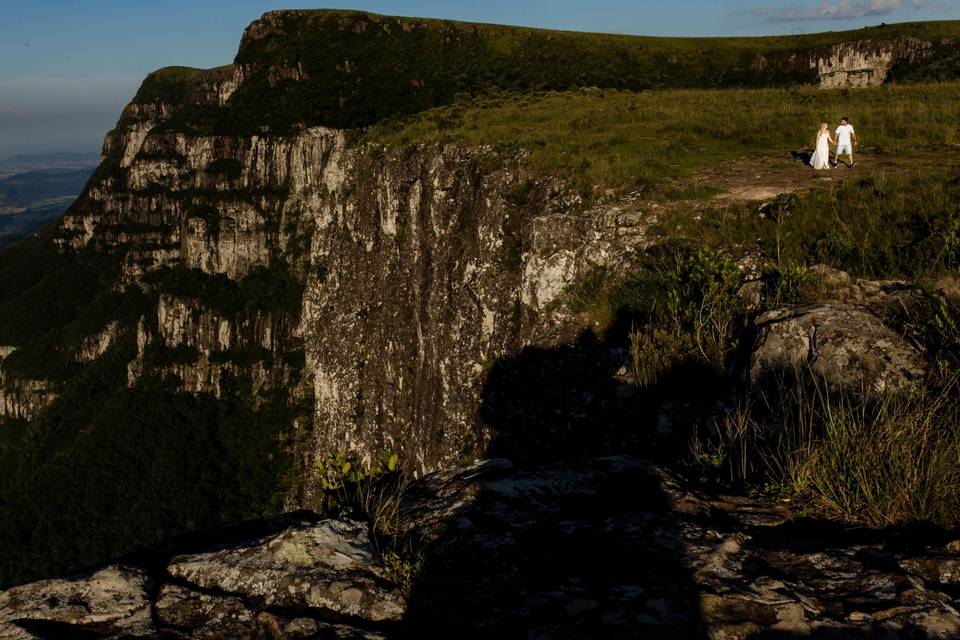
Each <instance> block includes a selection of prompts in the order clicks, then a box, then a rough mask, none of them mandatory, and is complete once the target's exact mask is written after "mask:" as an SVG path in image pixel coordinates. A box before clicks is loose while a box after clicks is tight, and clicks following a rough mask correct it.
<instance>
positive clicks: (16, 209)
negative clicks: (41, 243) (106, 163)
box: [0, 153, 100, 247]
mask: <svg viewBox="0 0 960 640" xmlns="http://www.w3.org/2000/svg"><path fill="white" fill-rule="evenodd" d="M99 160H100V158H99V156H98V155H97V154H95V153H50V154H38V155H19V156H14V157H11V158H7V159H6V160H0V247H2V246H4V245H7V244H10V243H11V242H14V241H16V240H18V239H20V238H24V237H26V236H28V235H29V234H30V233H31V232H33V231H34V230H35V229H37V228H38V227H41V226H43V225H44V224H46V223H47V222H50V221H51V220H54V219H56V218H58V217H59V216H61V215H63V212H64V211H66V210H67V207H69V206H70V204H71V203H72V202H73V201H74V200H75V199H76V198H77V195H78V194H79V193H80V192H81V191H82V190H83V187H84V185H85V184H86V183H87V180H88V179H89V178H90V175H91V174H92V173H93V170H94V169H95V168H96V166H97V163H98V162H99Z"/></svg>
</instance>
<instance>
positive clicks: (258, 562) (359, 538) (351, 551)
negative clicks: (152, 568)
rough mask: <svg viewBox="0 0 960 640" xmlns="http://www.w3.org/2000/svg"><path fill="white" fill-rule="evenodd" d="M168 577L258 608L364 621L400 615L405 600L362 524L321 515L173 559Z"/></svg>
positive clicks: (393, 617)
mask: <svg viewBox="0 0 960 640" xmlns="http://www.w3.org/2000/svg"><path fill="white" fill-rule="evenodd" d="M167 570H168V571H169V573H170V575H172V576H174V577H176V578H179V579H181V580H185V581H187V582H189V583H191V584H193V585H196V586H198V587H201V588H204V589H215V590H217V591H219V592H226V593H228V594H235V595H237V596H238V597H241V598H243V599H245V600H246V601H248V602H251V603H254V604H255V605H257V606H259V607H261V608H269V607H276V608H285V609H302V610H312V609H315V610H320V611H323V612H327V613H331V614H335V615H338V616H342V617H351V618H362V619H364V620H368V621H370V622H382V621H391V620H399V619H400V617H401V616H402V615H403V611H404V602H403V597H402V595H401V594H400V591H399V590H398V589H396V588H395V587H393V586H392V585H390V584H389V583H388V582H387V581H386V580H385V579H384V577H383V574H382V572H381V571H380V569H379V568H378V563H377V559H376V555H375V552H374V548H373V545H372V544H371V542H370V538H369V536H368V535H367V530H366V526H365V525H362V524H360V523H356V522H351V521H345V520H323V521H321V522H318V523H315V524H304V525H301V526H294V527H291V528H288V529H286V530H284V531H281V532H280V533H277V534H274V535H271V536H268V537H266V538H263V539H259V540H255V541H252V542H250V543H247V544H240V545H233V546H230V547H227V548H223V549H219V550H216V551H211V552H205V553H196V554H190V555H181V556H176V557H174V558H173V559H172V560H171V561H170V564H169V566H168V567H167Z"/></svg>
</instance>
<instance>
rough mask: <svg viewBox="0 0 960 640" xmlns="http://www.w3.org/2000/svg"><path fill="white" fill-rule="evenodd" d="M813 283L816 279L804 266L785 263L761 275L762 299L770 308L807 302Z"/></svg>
mask: <svg viewBox="0 0 960 640" xmlns="http://www.w3.org/2000/svg"><path fill="white" fill-rule="evenodd" d="M815 282H816V277H815V276H814V274H813V273H811V271H810V269H809V268H808V267H807V266H806V265H804V264H798V263H796V262H793V261H787V262H785V263H783V264H781V265H779V266H772V267H770V268H769V269H767V271H766V272H765V273H764V274H763V289H764V299H765V300H766V302H767V305H768V306H771V307H778V306H782V305H785V304H800V303H803V302H807V301H808V300H810V298H811V297H812V294H813V291H812V288H813V286H814V284H815Z"/></svg>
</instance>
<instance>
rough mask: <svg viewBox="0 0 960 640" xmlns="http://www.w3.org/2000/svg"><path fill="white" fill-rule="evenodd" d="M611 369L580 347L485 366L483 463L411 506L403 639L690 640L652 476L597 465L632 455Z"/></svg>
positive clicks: (698, 633)
mask: <svg viewBox="0 0 960 640" xmlns="http://www.w3.org/2000/svg"><path fill="white" fill-rule="evenodd" d="M623 364H624V362H623V358H622V357H620V356H619V355H618V354H617V352H616V350H610V349H607V348H603V346H602V345H600V344H599V343H598V342H597V341H596V340H595V339H592V338H591V337H590V336H589V335H585V336H583V337H582V338H581V339H580V340H579V341H578V343H577V344H574V345H568V346H562V347H559V348H556V349H538V348H528V349H525V350H524V351H522V352H521V353H520V354H519V355H517V356H515V357H512V358H508V359H504V360H502V361H500V362H498V363H497V364H496V365H495V366H494V368H493V369H492V370H491V373H490V376H489V378H488V382H487V384H486V387H485V389H484V393H483V403H482V406H481V410H480V412H481V416H482V417H483V419H484V421H485V422H486V423H487V424H488V425H489V427H491V428H492V430H493V431H494V433H495V436H494V439H493V441H492V442H491V444H490V448H489V453H490V456H491V457H494V458H495V459H494V460H492V461H490V462H488V463H485V464H483V465H480V466H477V467H475V468H471V469H468V470H467V471H466V472H462V471H461V472H458V473H457V474H455V475H453V474H451V475H444V474H439V475H438V476H436V477H434V478H432V479H429V481H428V482H425V483H421V484H420V486H419V489H418V491H419V493H417V494H416V495H414V496H412V497H411V503H412V504H415V505H419V507H418V508H419V509H420V512H419V513H415V514H412V517H411V521H412V522H414V523H415V525H414V526H415V527H416V529H417V531H419V532H423V535H424V537H425V540H424V541H423V542H424V543H425V545H426V546H425V549H426V551H425V554H424V564H423V567H422V570H421V571H420V573H419V576H418V578H417V581H416V583H415V584H414V585H413V587H412V590H411V594H410V599H409V605H408V615H407V623H408V625H409V627H408V628H409V637H427V636H429V637H457V638H523V639H527V638H530V639H534V638H536V639H544V640H546V639H548V638H557V639H560V638H638V637H643V638H697V637H703V632H702V629H701V623H700V617H699V602H698V599H697V596H696V593H695V590H694V589H693V583H692V580H691V577H690V575H689V569H688V564H687V560H686V556H685V548H684V545H683V544H682V543H681V541H680V540H679V537H678V532H677V530H676V527H677V521H676V520H675V518H674V517H673V515H672V510H673V505H672V502H671V500H670V498H669V497H668V495H667V494H666V493H665V492H664V491H663V489H662V487H661V477H660V476H659V475H658V472H657V470H656V468H655V467H653V466H652V465H650V464H649V463H646V462H643V461H641V460H640V459H638V458H635V457H630V456H615V455H610V454H611V453H612V452H614V451H617V450H621V451H622V450H624V447H627V446H628V445H630V446H631V447H633V448H635V447H636V446H638V440H637V438H636V434H635V433H631V431H630V426H631V413H630V411H629V406H630V403H629V402H628V399H627V397H626V396H628V395H629V389H627V388H626V387H627V386H628V385H626V384H625V383H624V382H623V381H620V380H618V378H617V375H616V374H617V372H618V370H620V368H621V367H622V366H623ZM634 424H636V423H634ZM508 460H509V461H508ZM452 495H456V496H457V498H456V499H451V496H452ZM437 504H448V505H449V504H455V505H458V506H457V507H456V508H455V509H453V510H451V511H446V512H444V511H442V510H440V511H438V510H437V509H435V508H434V505H437Z"/></svg>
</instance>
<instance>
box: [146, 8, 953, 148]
mask: <svg viewBox="0 0 960 640" xmlns="http://www.w3.org/2000/svg"><path fill="white" fill-rule="evenodd" d="M899 37H915V38H919V39H922V40H924V41H927V42H931V43H932V44H933V47H934V56H933V57H931V58H930V60H929V61H924V62H919V63H916V64H910V65H905V66H903V67H902V68H900V69H898V70H897V77H898V78H901V79H903V80H911V81H917V80H929V79H950V78H957V77H958V73H960V70H958V68H957V66H956V65H953V64H951V63H949V62H948V63H947V64H944V63H943V62H942V61H943V60H944V59H946V60H950V59H951V56H956V55H957V51H960V44H957V43H958V42H960V22H950V21H945V22H925V23H909V24H900V25H887V26H881V27H871V28H867V29H861V30H857V31H848V32H840V33H821V34H811V35H802V36H777V37H763V38H656V37H641V36H623V35H608V34H594V33H577V32H566V31H548V30H541V29H529V28H520V27H508V26H499V25H485V24H471V23H461V22H453V21H445V20H425V19H419V18H398V17H387V16H380V15H376V14H369V13H363V12H352V11H331V10H319V11H282V12H275V13H271V14H267V16H265V17H264V19H262V20H261V21H258V22H257V23H254V25H253V26H251V28H250V29H248V31H247V34H246V36H245V37H244V39H243V42H242V44H241V46H240V50H239V52H238V54H237V57H236V60H235V62H236V64H240V65H245V66H246V67H247V68H251V69H256V70H257V71H256V72H255V73H253V74H252V75H250V76H249V77H248V78H247V79H246V80H245V82H244V84H243V86H242V87H241V89H240V90H239V91H238V92H237V93H236V94H235V95H234V96H233V98H232V99H231V100H230V102H229V104H228V106H227V109H226V112H224V110H221V109H204V108H199V107H191V108H189V109H187V110H185V111H184V112H183V113H181V114H180V116H179V118H178V122H177V123H176V124H177V126H182V127H196V128H200V129H203V130H221V131H228V130H232V131H259V130H260V127H262V126H264V125H269V126H270V127H271V129H272V130H274V131H284V130H288V129H290V128H294V127H296V126H298V125H300V124H306V125H325V126H334V127H339V128H354V127H363V126H368V125H371V124H373V123H377V122H380V121H383V120H385V119H391V118H397V117H402V116H406V115H410V114H414V113H418V112H421V111H424V110H427V109H430V108H433V107H438V106H442V105H449V104H451V103H453V102H454V101H455V100H456V99H457V98H458V97H460V96H463V95H467V96H477V95H488V94H491V93H493V94H497V93H504V92H506V93H527V92H537V91H551V90H554V91H565V90H570V89H577V88H582V87H598V88H603V89H622V90H631V91H638V90H647V89H670V88H730V87H773V86H785V85H794V84H809V83H812V82H814V81H815V80H816V70H815V68H814V67H811V65H810V59H811V56H815V55H816V54H817V52H818V51H822V50H823V48H824V47H828V46H830V45H834V44H838V43H841V42H851V41H859V40H872V41H876V42H880V41H884V40H892V39H895V38H899ZM291 74H292V75H295V76H296V77H295V78H294V77H288V76H290V75H291ZM198 79H199V77H198V76H197V74H196V73H195V72H193V71H191V70H187V69H182V68H176V69H170V70H163V71H162V72H159V73H156V74H153V75H151V77H150V78H148V80H147V81H146V82H145V83H144V86H143V88H142V89H141V92H140V94H139V95H138V97H137V100H138V101H141V102H151V101H155V100H159V99H161V98H162V99H163V100H164V101H167V102H182V101H183V97H184V95H186V94H189V92H190V91H191V88H192V86H193V85H194V83H196V82H197V80H198Z"/></svg>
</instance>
